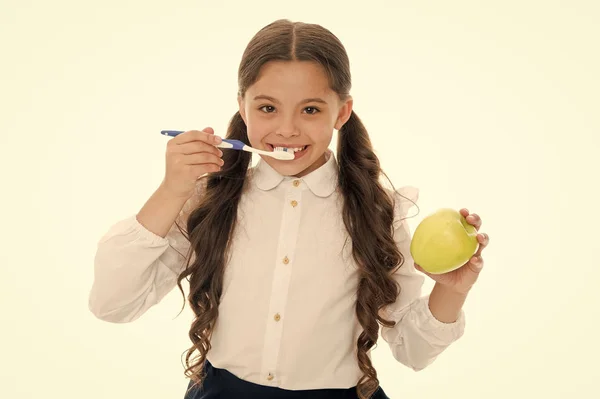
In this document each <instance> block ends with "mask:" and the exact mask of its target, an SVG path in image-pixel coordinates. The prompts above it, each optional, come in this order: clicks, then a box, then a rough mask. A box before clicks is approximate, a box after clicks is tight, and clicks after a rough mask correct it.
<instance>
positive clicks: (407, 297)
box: [381, 187, 465, 371]
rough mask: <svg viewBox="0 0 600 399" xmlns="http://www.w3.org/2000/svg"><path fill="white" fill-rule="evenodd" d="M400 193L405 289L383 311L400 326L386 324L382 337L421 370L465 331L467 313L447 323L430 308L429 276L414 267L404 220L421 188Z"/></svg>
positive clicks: (398, 228)
mask: <svg viewBox="0 0 600 399" xmlns="http://www.w3.org/2000/svg"><path fill="white" fill-rule="evenodd" d="M397 192H398V193H399V194H401V196H398V197H397V198H396V221H395V232H394V237H395V240H396V243H397V245H398V247H399V248H400V251H401V252H402V255H404V264H403V265H402V267H400V268H399V269H398V271H397V272H396V274H395V279H396V281H398V283H399V284H400V290H401V292H400V295H399V296H398V298H397V300H396V302H395V303H394V304H392V305H390V306H388V307H386V308H385V309H384V310H383V312H382V316H384V317H386V318H387V319H388V320H393V321H395V322H396V325H395V326H394V327H392V328H387V327H382V328H381V336H382V338H383V339H384V340H385V341H386V342H387V343H388V345H389V347H390V349H391V350H392V353H393V355H394V357H395V358H396V360H398V361H399V362H400V363H402V364H404V365H406V366H408V367H410V368H412V369H413V370H415V371H419V370H422V369H424V368H425V367H427V366H428V365H430V364H431V363H432V362H433V361H434V360H435V359H436V358H437V357H438V355H439V354H441V353H442V352H443V351H444V350H445V349H446V348H447V347H448V346H450V344H452V343H453V342H455V341H456V340H458V339H459V338H460V337H461V336H462V335H463V334H464V329H465V315H464V312H463V311H462V310H461V313H460V316H459V318H458V320H457V321H455V322H454V323H443V322H441V321H439V320H437V319H436V318H435V317H434V316H433V314H432V313H431V311H430V310H429V295H426V296H422V286H423V283H424V281H425V277H424V275H423V274H421V273H419V272H418V271H417V270H416V269H415V268H414V263H413V259H412V256H411V254H410V242H411V235H410V230H409V226H408V224H407V223H406V220H402V219H403V218H405V217H406V215H407V214H408V209H410V208H411V207H412V206H413V203H412V202H415V203H416V202H417V199H418V196H419V191H418V189H416V188H414V187H403V188H401V189H399V190H397ZM407 198H408V199H407ZM411 201H412V202H411Z"/></svg>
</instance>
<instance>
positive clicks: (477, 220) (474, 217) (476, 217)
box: [466, 213, 483, 230]
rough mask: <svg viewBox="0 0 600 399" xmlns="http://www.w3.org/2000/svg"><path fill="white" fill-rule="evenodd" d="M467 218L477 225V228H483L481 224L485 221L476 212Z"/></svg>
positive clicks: (473, 224) (469, 221) (468, 221)
mask: <svg viewBox="0 0 600 399" xmlns="http://www.w3.org/2000/svg"><path fill="white" fill-rule="evenodd" d="M466 219H467V223H469V224H470V225H472V226H474V227H475V230H479V229H480V228H481V224H482V223H483V221H482V220H481V218H480V217H479V215H477V214H476V213H472V214H470V215H469V216H467V218H466Z"/></svg>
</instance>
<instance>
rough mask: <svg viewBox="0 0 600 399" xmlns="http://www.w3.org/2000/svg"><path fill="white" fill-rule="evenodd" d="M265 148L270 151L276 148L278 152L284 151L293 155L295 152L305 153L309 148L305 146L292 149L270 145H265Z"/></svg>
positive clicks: (290, 147)
mask: <svg viewBox="0 0 600 399" xmlns="http://www.w3.org/2000/svg"><path fill="white" fill-rule="evenodd" d="M267 147H268V148H269V149H270V150H271V151H275V149H276V148H277V149H278V150H281V149H286V151H287V152H294V153H296V152H302V151H305V150H306V149H307V148H308V147H310V146H309V145H305V146H300V147H292V146H282V145H277V146H273V145H272V144H267Z"/></svg>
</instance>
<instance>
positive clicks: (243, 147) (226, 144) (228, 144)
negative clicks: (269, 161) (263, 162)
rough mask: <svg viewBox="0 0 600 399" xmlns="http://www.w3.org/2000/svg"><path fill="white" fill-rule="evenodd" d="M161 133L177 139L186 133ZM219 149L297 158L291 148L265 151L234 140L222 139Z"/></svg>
mask: <svg viewBox="0 0 600 399" xmlns="http://www.w3.org/2000/svg"><path fill="white" fill-rule="evenodd" d="M160 133H161V134H163V135H165V136H171V137H177V136H179V135H180V134H183V133H184V132H183V131H181V130H162V131H161V132H160ZM217 147H220V148H227V149H231V150H238V151H246V152H253V153H255V154H260V155H266V156H269V157H272V158H275V159H279V160H280V161H291V160H293V159H294V158H295V155H294V151H293V150H292V149H290V148H276V149H275V151H265V150H259V149H257V148H252V147H250V146H249V145H247V144H246V143H244V142H242V141H239V140H233V139H221V142H219V143H218V144H217Z"/></svg>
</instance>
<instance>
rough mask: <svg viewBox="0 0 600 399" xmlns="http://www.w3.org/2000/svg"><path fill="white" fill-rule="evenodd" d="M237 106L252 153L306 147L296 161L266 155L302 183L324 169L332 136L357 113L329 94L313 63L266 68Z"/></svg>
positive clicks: (348, 103)
mask: <svg viewBox="0 0 600 399" xmlns="http://www.w3.org/2000/svg"><path fill="white" fill-rule="evenodd" d="M306 100H309V101H306ZM238 102H239V106H240V114H241V116H242V118H243V119H244V122H245V123H246V126H247V128H248V138H249V140H250V145H251V146H252V147H254V148H258V149H262V150H267V151H272V150H273V148H274V147H277V146H279V147H289V148H299V147H304V146H307V147H306V149H305V150H302V151H300V152H299V153H297V154H296V159H294V160H292V161H280V160H277V159H274V158H271V157H267V156H262V155H261V157H262V158H263V160H264V161H265V162H267V163H268V164H269V165H271V166H272V167H273V168H274V169H275V170H276V171H278V172H279V173H280V174H282V175H285V176H297V177H301V176H304V175H306V174H308V173H310V172H312V171H313V170H315V169H317V168H319V167H320V166H321V165H323V164H324V163H325V151H326V150H327V148H328V146H329V144H330V143H331V137H332V135H333V130H334V129H336V130H339V129H340V128H341V127H342V125H343V124H344V123H346V121H347V120H348V118H349V117H350V114H351V112H352V99H351V98H350V97H349V98H348V99H347V100H345V101H343V102H342V101H341V100H340V99H339V97H338V95H337V94H336V93H335V92H334V91H333V90H331V89H330V88H329V81H328V79H327V76H326V74H325V72H324V71H323V69H322V67H321V66H320V65H319V64H317V63H312V62H296V61H294V62H281V61H275V62H270V63H267V64H265V65H264V66H263V67H262V69H261V73H260V75H259V78H258V80H257V81H256V83H254V84H253V85H252V86H250V87H249V88H248V90H247V91H246V95H245V97H244V98H239V99H238Z"/></svg>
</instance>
